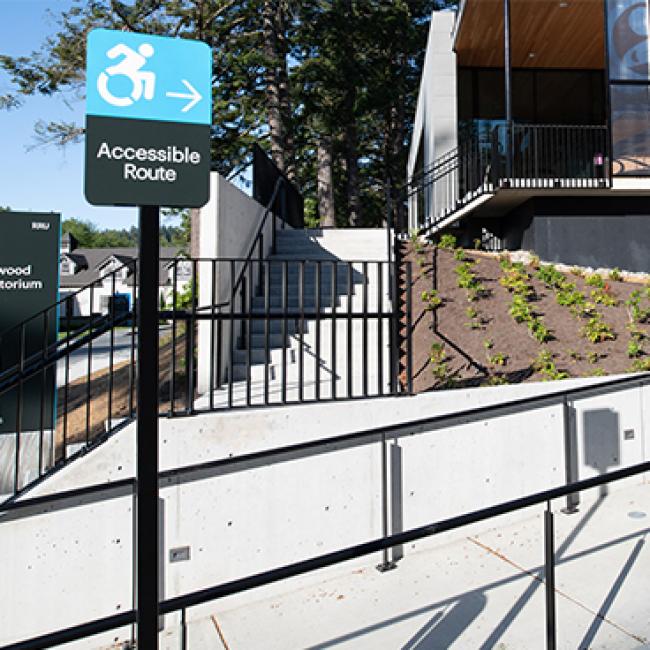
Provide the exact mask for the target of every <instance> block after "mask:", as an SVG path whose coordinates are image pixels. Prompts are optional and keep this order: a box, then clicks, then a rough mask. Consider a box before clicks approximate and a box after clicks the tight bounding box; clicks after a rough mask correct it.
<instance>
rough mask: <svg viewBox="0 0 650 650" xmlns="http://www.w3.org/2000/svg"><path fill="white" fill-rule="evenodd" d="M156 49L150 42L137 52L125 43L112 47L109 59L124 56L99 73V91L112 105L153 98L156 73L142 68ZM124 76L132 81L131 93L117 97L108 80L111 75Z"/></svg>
mask: <svg viewBox="0 0 650 650" xmlns="http://www.w3.org/2000/svg"><path fill="white" fill-rule="evenodd" d="M153 53H154V49H153V47H152V46H151V45H149V43H143V44H142V45H140V47H138V50H137V52H136V51H135V50H133V49H131V48H130V47H128V45H125V44H124V43H118V44H117V45H115V46H114V47H112V48H111V49H110V50H108V52H106V56H107V57H108V58H109V59H117V58H118V57H119V56H122V57H123V58H122V60H121V61H120V62H119V63H117V64H115V65H112V66H109V67H108V68H106V70H104V71H102V72H100V73H99V76H98V77H97V91H98V92H99V94H100V96H101V98H102V99H103V100H104V101H106V102H108V103H109V104H110V105H111V106H122V107H124V106H131V105H133V104H134V103H135V102H137V101H139V100H140V99H141V98H142V97H144V99H146V100H152V99H153V97H154V92H155V86H156V75H155V73H153V72H151V71H149V70H142V68H143V67H144V66H145V65H146V63H147V59H149V58H150V57H152V56H153ZM117 76H124V77H127V78H128V79H129V80H130V82H131V93H130V95H127V96H126V97H124V96H122V97H116V96H115V95H114V94H113V93H112V92H111V91H110V90H109V88H108V82H109V79H110V78H111V77H117Z"/></svg>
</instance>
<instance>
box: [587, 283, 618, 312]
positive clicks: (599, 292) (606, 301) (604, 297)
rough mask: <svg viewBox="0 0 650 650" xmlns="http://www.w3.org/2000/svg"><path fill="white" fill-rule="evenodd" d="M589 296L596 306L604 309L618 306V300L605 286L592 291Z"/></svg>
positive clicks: (607, 286)
mask: <svg viewBox="0 0 650 650" xmlns="http://www.w3.org/2000/svg"><path fill="white" fill-rule="evenodd" d="M590 295H591V299H592V300H593V301H594V302H595V303H596V304H597V305H604V306H605V307H616V306H617V305H618V300H616V298H615V297H614V296H613V295H612V292H611V289H609V285H607V284H606V285H605V286H604V287H603V288H602V289H593V290H592V292H591V294H590Z"/></svg>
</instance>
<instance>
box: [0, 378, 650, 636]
mask: <svg viewBox="0 0 650 650" xmlns="http://www.w3.org/2000/svg"><path fill="white" fill-rule="evenodd" d="M601 381H602V380H599V379H590V380H570V381H565V382H562V383H561V384H560V383H547V384H528V385H520V386H506V387H494V388H482V389H471V390H457V391H450V392H439V393H431V394H426V395H420V396H417V397H402V398H387V399H381V400H369V401H364V402H347V403H339V404H320V405H313V406H296V407H289V408H281V409H266V410H253V411H248V412H243V411H240V412H230V413H225V414H223V413H220V414H209V415H201V416H197V417H193V418H187V419H185V418H177V419H170V420H161V423H160V443H161V444H160V456H161V460H160V466H161V469H169V468H176V467H185V466H188V465H190V464H193V463H200V462H203V461H208V460H213V459H218V458H227V457H237V456H239V455H241V454H244V453H247V452H251V451H255V450H261V449H268V448H274V447H277V446H280V445H286V444H291V443H297V442H301V441H306V440H313V439H319V438H322V437H324V436H327V435H334V434H340V433H343V432H345V431H355V430H363V429H367V428H371V427H376V426H381V425H382V424H383V425H387V424H390V423H397V422H400V421H406V420H409V419H414V418H422V417H428V416H433V415H435V414H443V413H455V412H458V411H459V410H461V409H465V408H471V407H476V406H479V405H485V404H494V403H500V402H502V401H503V400H504V399H511V398H516V397H523V396H527V395H533V394H542V393H548V392H550V391H557V390H559V389H560V388H563V389H564V388H570V387H574V386H579V385H587V384H594V385H596V384H598V383H600V382H601ZM649 390H650V389H649V388H647V387H641V386H635V387H631V388H627V389H625V390H620V391H617V392H614V393H609V394H601V395H595V396H593V397H590V398H588V399H580V400H576V401H575V402H572V403H571V402H570V403H569V404H568V411H567V413H568V415H569V416H570V417H569V420H570V422H571V423H572V424H571V426H570V427H569V429H567V430H566V431H565V427H564V419H565V412H564V407H563V405H562V403H561V401H560V400H556V401H555V402H554V403H553V404H550V405H546V406H544V407H539V408H536V409H535V410H534V411H528V412H520V411H516V410H513V411H512V412H511V413H509V414H506V415H502V416H500V417H498V418H492V419H488V420H479V421H474V422H469V421H466V422H460V421H459V422H457V423H456V424H455V425H454V426H453V427H448V428H444V429H443V428H440V429H438V430H434V431H429V432H427V433H425V434H422V435H408V436H403V437H400V438H398V439H389V440H388V441H387V444H388V457H389V461H390V462H389V478H390V482H391V488H390V495H389V497H390V509H389V530H390V531H391V532H397V531H399V530H403V529H408V528H411V527H413V526H418V525H421V524H424V523H428V522H432V521H435V520H437V519H440V518H444V517H448V516H451V515H455V514H460V513H462V512H466V511H470V510H475V509H477V508H480V507H482V506H487V505H489V504H494V503H498V502H501V501H504V500H507V499H512V498H515V497H517V496H522V495H524V494H527V493H531V492H534V491H537V490H542V489H545V488H549V487H552V486H556V485H561V484H563V483H564V482H565V480H566V466H567V459H569V460H570V462H569V463H568V465H569V466H570V467H572V468H573V470H572V473H573V474H574V478H586V477H588V476H592V475H596V474H598V473H600V472H604V471H609V470H613V469H617V468H620V467H623V466H625V465H629V464H633V463H638V462H641V461H642V460H644V459H648V458H649V453H648V448H647V442H646V437H647V435H646V427H647V423H648V422H649V421H650V420H649V416H650V414H649V413H648V397H649V394H648V391H649ZM414 433H415V432H414ZM133 434H134V428H133V426H131V427H129V428H127V429H125V430H124V431H123V432H121V433H119V434H117V435H115V436H114V437H113V438H111V439H110V440H109V441H108V442H107V443H105V444H104V445H102V446H101V447H99V448H97V449H95V450H94V451H91V452H90V453H88V454H87V455H86V456H85V457H84V458H83V459H81V460H79V461H77V462H75V463H73V464H72V465H70V466H69V467H67V468H65V469H63V470H62V471H60V472H59V473H57V474H56V475H54V476H53V477H51V478H50V479H48V480H47V481H46V482H45V483H43V484H42V485H40V486H38V487H37V488H36V489H34V490H33V491H32V493H31V495H32V496H36V495H38V494H45V493H54V492H57V491H60V490H64V489H70V488H73V487H79V486H82V485H89V484H95V483H101V482H110V481H113V480H117V479H120V478H125V477H129V476H132V475H133V466H134V435H133ZM567 449H573V450H574V453H567ZM381 475H382V465H381V442H380V441H379V440H375V441H373V442H372V443H371V444H367V445H357V446H348V447H346V448H338V449H335V448H330V449H327V450H324V451H323V452H322V453H318V454H308V455H305V456H292V457H288V458H287V457H285V458H281V459H276V460H275V461H274V462H272V463H265V464H255V463H248V464H244V465H236V466H233V467H231V468H230V469H227V470H223V469H222V470H219V471H200V472H193V473H185V474H181V475H180V476H179V477H178V478H176V479H174V480H172V481H169V482H167V483H166V484H165V485H163V486H162V487H161V493H160V496H161V513H162V527H161V528H162V534H161V544H162V546H163V559H164V570H163V572H162V575H163V593H164V596H165V597H171V596H175V595H179V594H182V593H185V592H187V591H190V590H194V589H199V588H202V587H208V586H211V585H214V584H216V583H220V582H223V581H226V580H231V579H233V578H237V577H242V576H244V575H248V574H252V573H255V572H258V571H263V570H265V569H269V568H272V567H275V566H278V565H282V564H286V563H289V562H293V561H296V560H299V559H303V558H307V557H310V556H314V555H318V554H321V553H325V552H328V551H332V550H335V549H338V548H342V547H344V546H346V545H349V544H354V543H358V542H362V541H366V540H368V539H371V538H374V537H378V536H380V535H381V533H382V507H381V506H382V499H381V488H382V482H381ZM641 480H642V479H641V478H638V477H637V478H634V479H629V480H628V484H629V482H630V481H631V482H635V483H638V482H640V481H641ZM621 487H622V484H621V483H619V484H616V485H615V486H612V488H610V489H621ZM594 494H595V493H594ZM594 494H590V495H585V494H583V495H582V496H581V498H582V499H583V500H588V499H591V498H593V496H594ZM132 506H133V503H132V497H131V496H129V495H128V494H122V495H118V496H113V498H110V499H105V498H103V499H98V498H95V499H82V500H70V501H69V502H68V503H64V504H62V505H61V506H59V507H53V506H47V507H42V508H36V509H33V510H32V511H30V512H21V513H15V514H4V515H0V554H1V556H2V557H3V558H5V560H6V562H5V572H4V573H3V580H1V581H0V600H1V602H3V608H2V610H1V613H0V643H8V642H10V641H14V640H17V639H20V638H24V637H27V636H32V635H36V634H41V633H44V632H47V631H48V630H52V629H54V628H60V627H64V626H68V625H74V624H76V623H81V622H83V621H86V620H89V619H91V618H93V617H99V616H106V615H110V614H113V613H115V612H117V611H120V610H124V609H128V608H130V607H131V604H132V563H133V555H132V518H133V511H132ZM529 514H530V513H529V512H526V513H516V514H514V515H510V516H509V517H510V518H511V519H512V518H520V519H521V518H525V517H526V516H529ZM502 522H503V518H501V519H500V523H502ZM494 524H496V522H490V524H487V523H484V524H480V525H477V526H474V527H473V530H478V529H485V528H488V527H490V526H491V525H494ZM468 533H469V530H468V529H463V530H459V531H454V532H453V533H448V534H446V536H445V537H443V538H441V537H438V538H433V539H428V540H423V541H421V542H419V543H418V544H416V545H414V546H413V547H411V546H409V547H408V548H405V549H398V550H397V554H396V558H397V559H399V557H400V556H401V554H405V555H408V554H409V553H412V552H414V550H417V549H418V548H424V547H429V546H431V545H434V544H443V543H445V542H447V541H449V540H450V539H452V538H457V537H458V536H465V535H467V534H468ZM183 547H187V550H188V551H189V559H188V560H185V561H180V562H170V552H171V551H172V550H173V549H178V548H183ZM540 553H541V550H540ZM379 561H380V557H379V556H378V555H376V556H374V557H364V558H361V559H359V560H355V561H353V562H350V563H347V564H346V565H345V566H336V567H333V568H331V569H328V570H326V571H321V572H317V573H315V574H309V575H306V576H303V577H302V578H300V579H294V580H291V581H290V582H280V583H277V584H275V585H272V586H269V587H267V588H264V589H260V590H256V591H254V592H248V593H246V594H242V595H239V596H235V597H231V598H230V599H228V601H227V602H221V603H220V604H219V607H220V608H222V609H224V608H230V607H235V606H237V605H238V604H241V602H243V600H244V599H257V598H262V597H268V596H269V595H271V594H273V593H281V592H284V591H290V590H293V589H295V588H296V587H297V586H298V585H302V584H306V583H310V582H311V583H314V582H320V581H322V580H324V579H326V578H327V576H331V575H335V574H340V573H342V572H345V571H348V570H349V569H350V567H357V568H359V567H364V568H368V569H369V568H371V567H373V566H374V565H375V564H377V563H378V562H379ZM397 570H399V568H398V569H397ZM214 607H215V605H212V608H213V609H214ZM205 611H206V610H205V607H199V608H195V609H194V610H191V611H190V612H189V613H188V616H189V618H190V619H192V618H196V617H200V616H202V615H204V613H205ZM175 630H177V618H176V617H175V616H167V617H166V620H165V631H166V632H165V634H169V635H170V636H168V637H165V638H166V639H168V644H169V645H163V647H170V648H171V647H174V646H173V643H176V642H177V639H176V640H174V641H173V642H172V639H174V637H173V636H172V635H173V633H174V631H175ZM126 638H128V630H125V631H123V632H122V633H115V634H109V635H105V636H104V637H103V642H106V643H107V644H108V643H109V642H112V641H113V640H114V639H119V640H123V639H126ZM166 643H167V642H166ZM97 645H98V644H97V643H96V642H92V643H91V642H85V644H79V647H97Z"/></svg>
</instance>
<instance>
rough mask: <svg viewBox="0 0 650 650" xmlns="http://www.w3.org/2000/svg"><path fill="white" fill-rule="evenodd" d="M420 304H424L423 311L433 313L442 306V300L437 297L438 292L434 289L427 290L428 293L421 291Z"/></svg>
mask: <svg viewBox="0 0 650 650" xmlns="http://www.w3.org/2000/svg"><path fill="white" fill-rule="evenodd" d="M420 296H421V298H422V302H423V303H424V310H425V311H433V310H434V309H437V308H438V307H440V305H441V304H442V298H441V297H440V296H439V295H438V292H437V291H436V290H435V289H429V291H423V292H422V293H421V294H420Z"/></svg>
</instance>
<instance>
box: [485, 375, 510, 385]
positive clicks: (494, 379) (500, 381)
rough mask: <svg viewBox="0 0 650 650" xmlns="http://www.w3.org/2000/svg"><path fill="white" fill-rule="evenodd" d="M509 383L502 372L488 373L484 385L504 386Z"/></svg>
mask: <svg viewBox="0 0 650 650" xmlns="http://www.w3.org/2000/svg"><path fill="white" fill-rule="evenodd" d="M508 383H510V382H509V381H508V380H507V379H506V377H505V376H504V375H502V374H500V373H499V374H495V375H490V376H489V377H488V378H487V380H486V381H485V385H486V386H505V385H506V384H508Z"/></svg>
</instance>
